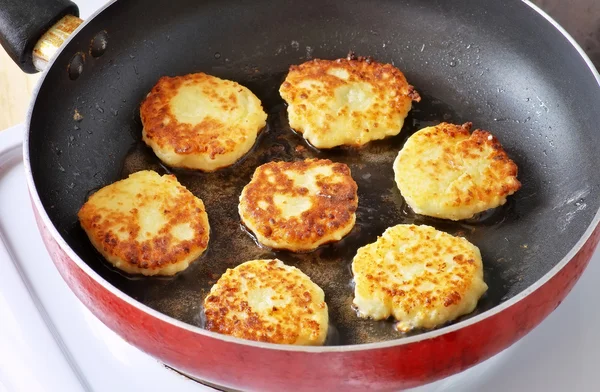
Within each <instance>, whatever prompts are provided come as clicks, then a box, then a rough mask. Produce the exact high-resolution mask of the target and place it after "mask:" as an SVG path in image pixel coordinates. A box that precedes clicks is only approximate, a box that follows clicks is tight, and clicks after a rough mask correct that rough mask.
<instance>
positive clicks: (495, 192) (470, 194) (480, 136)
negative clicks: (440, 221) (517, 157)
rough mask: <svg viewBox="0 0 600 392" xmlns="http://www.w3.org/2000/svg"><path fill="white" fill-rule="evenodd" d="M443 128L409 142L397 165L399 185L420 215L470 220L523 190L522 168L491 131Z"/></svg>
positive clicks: (445, 125)
mask: <svg viewBox="0 0 600 392" xmlns="http://www.w3.org/2000/svg"><path fill="white" fill-rule="evenodd" d="M470 128H471V123H466V124H463V125H462V126H460V125H454V124H448V123H441V124H439V125H437V126H434V127H427V128H424V129H421V130H420V131H418V132H416V133H415V134H414V135H412V136H411V137H409V138H408V140H407V141H406V143H405V144H404V147H403V148H402V150H401V151H400V153H399V154H398V156H397V158H396V160H395V162H394V173H395V179H396V184H397V185H398V188H399V189H400V192H401V193H402V196H403V197H404V199H405V200H406V202H407V203H408V205H409V206H410V207H411V208H412V209H413V210H414V211H415V212H416V213H417V214H422V215H428V216H432V217H436V218H444V219H451V220H460V219H468V218H471V217H473V216H474V215H475V214H477V213H479V212H483V211H485V210H488V209H490V208H495V207H498V206H500V205H502V204H504V203H505V202H506V198H507V197H508V196H510V195H512V194H513V193H515V192H516V191H517V190H519V188H520V187H521V183H520V182H519V180H517V171H518V169H517V165H516V164H515V163H514V162H513V161H512V160H511V159H510V158H509V157H508V155H507V154H506V152H505V151H504V150H503V149H502V146H501V145H500V142H499V141H498V139H496V138H495V137H494V136H493V135H492V134H490V133H489V132H487V131H482V130H476V131H474V132H473V133H470Z"/></svg>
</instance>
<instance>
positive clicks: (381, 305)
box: [352, 225, 487, 332]
mask: <svg viewBox="0 0 600 392" xmlns="http://www.w3.org/2000/svg"><path fill="white" fill-rule="evenodd" d="M352 272H353V273H354V281H355V283H356V287H355V290H354V305H356V307H357V308H358V311H359V315H360V316H362V317H370V318H373V319H375V320H385V319H387V318H388V317H390V316H392V317H393V318H394V319H396V320H397V324H396V328H397V329H398V330H399V331H402V332H407V331H410V330H411V329H413V328H434V327H436V326H440V325H442V324H444V323H446V322H448V321H451V320H454V319H455V318H457V317H459V316H461V315H464V314H467V313H470V312H472V311H473V310H474V309H475V306H476V305H477V301H478V300H479V297H481V296H482V295H483V293H485V292H486V290H487V285H486V284H485V282H484V281H483V266H482V262H481V255H480V253H479V249H478V248H477V247H476V246H475V245H473V244H471V243H470V242H469V241H467V240H466V239H464V238H460V237H453V236H451V235H450V234H447V233H444V232H441V231H438V230H436V229H434V228H433V227H430V226H415V225H397V226H394V227H390V228H389V229H387V230H386V231H385V233H383V236H381V237H379V238H378V239H377V241H376V242H374V243H372V244H369V245H366V246H364V247H362V248H360V249H359V250H358V252H357V254H356V256H355V257H354V260H353V261H352Z"/></svg>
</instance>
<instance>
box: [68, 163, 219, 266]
mask: <svg viewBox="0 0 600 392" xmlns="http://www.w3.org/2000/svg"><path fill="white" fill-rule="evenodd" d="M134 175H135V174H134ZM165 177H166V178H165ZM163 178H165V179H167V180H168V181H170V182H174V183H176V184H177V186H178V189H177V193H176V194H170V195H168V197H165V195H163V194H160V193H158V192H157V193H148V192H146V193H137V194H130V195H129V197H131V198H132V200H133V204H134V205H135V208H133V209H131V210H130V211H127V212H123V211H116V210H111V209H109V208H104V207H102V208H98V207H97V206H96V201H95V200H96V198H99V197H102V198H112V197H123V195H122V194H121V195H118V194H116V193H115V191H114V190H113V188H109V187H106V188H104V189H101V190H99V191H98V192H96V193H95V194H94V195H92V196H91V197H90V199H89V200H88V201H87V202H86V203H85V204H84V205H83V206H82V207H81V209H80V210H79V213H78V217H79V221H80V224H81V226H82V227H83V229H84V230H85V231H86V233H87V234H88V237H89V238H90V240H91V241H92V243H93V244H94V246H95V247H96V248H97V249H98V250H99V251H100V252H101V253H103V255H108V256H109V257H110V258H112V259H117V258H118V259H120V261H121V262H124V263H127V264H128V265H130V266H131V267H133V268H131V269H133V270H135V269H139V270H140V272H141V273H142V274H144V275H154V274H155V273H157V272H159V270H161V269H165V267H167V266H168V265H170V264H177V263H179V262H181V260H182V259H186V258H188V257H189V256H190V254H192V253H196V254H197V255H199V254H201V253H202V252H203V251H204V250H205V249H206V247H207V246H208V240H209V224H208V217H207V214H206V210H205V208H204V203H203V202H202V200H200V199H199V198H197V197H195V196H194V195H193V194H192V193H191V192H190V191H188V190H187V189H186V188H185V187H183V186H181V185H180V184H179V182H178V181H177V179H176V177H175V176H173V175H165V176H163ZM157 199H158V200H159V202H160V205H161V208H162V214H163V216H165V217H166V218H167V223H166V224H165V225H164V226H163V227H162V228H161V229H160V231H159V232H158V233H157V234H155V235H153V236H152V237H151V238H150V239H148V240H146V241H142V242H140V241H138V239H137V237H138V235H139V234H140V224H139V220H138V219H137V217H136V216H137V210H138V209H143V208H144V206H145V205H147V204H148V203H153V202H156V201H157ZM182 223H187V224H189V225H190V227H191V229H192V230H193V232H194V236H193V238H192V239H191V240H181V239H177V238H175V237H174V236H173V234H172V233H171V229H172V228H173V227H174V226H177V225H178V224H182ZM117 230H118V233H117V232H116V231H117ZM123 235H125V236H126V238H125V239H123V238H122V236H123ZM120 238H121V239H120ZM111 262H112V261H111ZM121 269H123V268H121ZM125 269H130V268H127V267H125Z"/></svg>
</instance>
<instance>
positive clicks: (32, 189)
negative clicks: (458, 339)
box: [23, 0, 600, 354]
mask: <svg viewBox="0 0 600 392" xmlns="http://www.w3.org/2000/svg"><path fill="white" fill-rule="evenodd" d="M117 1H118V0H111V1H109V2H107V3H106V4H105V5H104V6H103V7H101V8H100V9H98V10H97V11H96V12H94V13H93V14H92V15H91V16H90V17H89V18H88V19H87V20H85V21H84V22H83V23H82V24H81V25H80V26H79V27H78V28H77V29H76V30H75V31H74V32H73V33H72V34H71V36H70V37H68V38H67V40H66V41H65V42H64V43H63V46H62V47H61V49H59V50H58V51H57V53H56V54H55V55H54V57H53V58H52V59H51V60H50V61H49V63H48V66H47V69H50V67H52V66H53V64H54V62H55V61H56V59H57V58H58V57H59V55H60V53H61V52H62V51H63V49H64V48H65V47H66V46H67V44H68V43H69V42H70V41H71V39H73V38H74V37H75V36H76V35H77V34H78V33H79V31H80V30H81V29H83V28H85V26H87V24H88V23H90V22H91V21H92V20H93V19H94V18H95V17H96V16H98V15H99V14H101V13H102V12H104V11H105V10H106V9H108V8H109V7H111V6H113V5H114V4H115V3H116V2H117ZM518 2H520V3H524V4H525V5H526V6H529V7H530V8H531V9H533V10H534V11H536V12H537V13H538V14H539V15H540V16H541V17H542V18H544V19H546V20H547V21H548V22H549V23H550V24H551V25H552V26H553V27H554V28H555V29H557V30H558V31H559V32H560V33H561V34H562V35H563V36H564V37H565V38H566V39H567V41H569V43H570V44H571V45H572V46H573V47H574V48H575V50H576V51H577V52H578V53H579V55H580V56H581V58H582V59H583V60H584V61H585V63H586V65H587V66H588V68H589V70H590V71H591V72H592V75H593V76H594V78H595V79H596V83H597V84H598V87H599V88H600V74H599V73H598V70H597V69H596V67H595V66H594V64H593V63H592V61H591V60H590V58H589V57H588V56H587V54H586V53H585V52H584V50H583V49H582V48H581V46H580V45H579V44H578V43H577V42H576V41H575V40H574V39H573V37H572V36H571V35H570V34H569V33H568V32H567V31H566V30H565V29H564V28H563V27H562V26H561V25H560V24H559V23H558V22H556V21H555V20H554V19H553V18H552V17H550V16H549V15H548V14H547V13H546V12H545V11H543V10H542V9H540V8H539V7H538V6H537V5H535V4H533V3H532V2H531V1H530V0H518ZM47 74H48V73H47V72H44V73H43V74H42V75H41V77H40V79H39V81H38V83H37V85H36V86H35V89H34V91H33V97H32V99H31V102H30V104H29V108H28V111H27V117H26V120H25V125H26V126H27V130H26V132H25V135H24V139H23V162H24V166H25V176H26V179H27V186H28V190H29V194H30V197H31V200H32V204H33V206H34V208H35V210H36V212H37V213H38V215H39V217H40V218H41V220H42V223H43V224H44V226H45V228H46V230H48V231H49V232H50V234H51V236H52V238H53V239H54V241H56V243H57V244H58V245H59V247H60V248H61V249H62V251H63V252H65V254H66V255H67V256H68V257H69V258H70V260H71V261H73V262H74V263H75V264H76V265H77V267H79V268H80V269H81V270H82V271H83V272H84V273H85V274H86V275H87V276H89V277H90V278H91V279H93V280H94V281H95V282H96V283H98V284H99V285H100V286H102V287H103V288H104V289H105V290H107V291H108V292H110V293H111V294H113V295H115V296H116V297H117V298H119V299H121V300H123V301H124V302H126V303H128V304H129V305H131V306H133V307H134V308H136V309H138V310H140V311H142V312H144V313H145V314H147V315H149V316H151V317H153V318H156V319H158V320H160V321H162V322H164V323H166V324H169V325H170V326H172V327H176V328H180V329H184V330H187V331H189V332H191V333H193V334H196V335H200V336H203V337H206V338H211V339H217V340H222V341H224V342H226V343H232V344H236V345H244V346H249V347H253V348H258V349H264V350H279V351H287V352H302V353H321V354H323V353H343V352H355V351H369V350H378V349H387V348H393V347H398V346H405V345H409V344H414V343H418V342H421V341H425V340H430V339H434V338H438V337H440V336H443V335H447V334H450V333H453V332H456V331H458V330H461V329H464V328H467V327H470V326H472V325H474V324H477V323H479V322H482V321H484V320H486V319H488V318H490V317H493V316H495V315H497V314H499V313H501V312H503V311H504V310H506V309H508V308H510V307H512V306H515V305H516V304H517V303H519V302H521V301H522V300H524V299H525V298H527V297H528V296H529V295H531V294H533V293H534V292H535V291H537V290H538V289H539V288H541V287H542V286H543V285H545V284H546V283H547V282H548V281H549V280H551V279H552V278H553V277H554V276H555V275H557V274H558V273H559V272H560V271H562V270H563V268H564V267H565V266H566V265H567V264H568V263H569V262H570V261H572V260H573V258H574V256H575V255H576V254H577V253H578V252H579V251H580V250H581V248H582V247H583V245H584V244H585V243H586V242H587V241H588V240H589V238H590V237H591V235H592V233H593V231H594V230H595V229H596V227H597V226H598V224H599V222H600V209H598V211H596V214H595V215H594V218H593V219H592V222H591V223H590V225H589V226H588V227H587V229H586V231H585V232H584V233H583V235H582V236H581V237H580V238H579V240H578V241H577V243H576V244H575V245H574V246H573V247H572V248H571V249H570V250H569V252H568V253H567V254H566V255H565V256H564V257H563V258H562V259H561V260H560V261H559V262H558V263H557V264H556V265H555V266H554V267H553V268H552V269H550V271H548V272H547V273H546V274H544V276H542V277H541V278H540V279H538V280H537V281H536V282H535V283H533V284H532V285H531V286H529V287H528V288H526V289H525V290H523V291H522V292H520V293H519V294H517V295H516V296H514V297H512V298H510V299H509V300H507V301H505V302H503V303H501V304H499V305H498V306H495V307H493V308H491V309H489V310H487V311H485V312H483V313H481V314H478V315H476V316H473V317H471V318H468V319H466V320H463V321H460V322H457V323H454V324H451V325H449V326H446V327H442V328H439V329H436V330H433V331H429V332H424V333H421V334H418V335H415V336H410V337H403V338H398V339H394V340H388V341H383V342H376V343H360V344H353V345H343V346H319V347H314V346H294V345H283V344H275V343H263V342H256V341H252V340H244V339H240V338H236V337H233V336H229V335H222V334H218V333H216V332H211V331H208V330H206V329H203V328H200V327H197V326H194V325H191V324H187V323H185V322H183V321H180V320H177V319H175V318H173V317H170V316H167V315H166V314H164V313H160V312H158V311H157V310H154V309H152V308H150V307H149V306H147V305H145V304H143V303H141V302H139V301H137V300H135V299H134V298H132V297H130V296H129V295H127V294H125V293H124V292H122V291H120V290H119V289H117V288H116V287H115V286H113V285H112V284H111V283H110V282H108V281H107V280H106V279H104V278H103V277H101V276H100V275H99V274H98V273H97V272H96V271H94V270H93V269H92V268H91V267H90V266H89V265H88V264H87V263H86V262H85V261H83V259H81V258H80V257H79V255H77V254H76V253H75V251H74V250H73V249H72V248H71V247H70V246H69V245H68V244H67V242H66V241H65V239H64V238H63V237H62V236H61V235H60V233H59V232H58V230H57V229H56V227H55V226H54V224H53V223H52V221H51V219H50V217H49V215H48V213H47V211H46V209H45V208H44V206H43V204H42V201H41V199H40V196H39V194H38V190H37V188H36V186H35V182H34V179H33V172H32V169H31V160H30V154H29V137H30V131H31V119H32V114H33V108H34V106H35V103H36V101H37V97H38V94H39V91H40V89H41V87H42V85H43V83H44V80H45V79H46V76H47Z"/></svg>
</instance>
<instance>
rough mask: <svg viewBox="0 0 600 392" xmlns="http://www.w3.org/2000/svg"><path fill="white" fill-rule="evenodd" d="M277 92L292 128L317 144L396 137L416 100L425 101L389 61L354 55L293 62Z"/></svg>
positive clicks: (357, 144) (324, 145)
mask: <svg viewBox="0 0 600 392" xmlns="http://www.w3.org/2000/svg"><path fill="white" fill-rule="evenodd" d="M279 92H280V94H281V97H282V98H283V99H284V100H285V101H286V102H287V103H288V108H287V111H288V117H289V122H290V126H291V127H292V129H294V130H296V131H298V132H300V133H302V134H303V136H304V138H305V139H306V140H308V141H309V142H310V143H311V144H312V145H313V146H315V147H317V148H331V147H335V146H341V145H350V146H361V145H363V144H366V143H368V142H369V141H371V140H378V139H383V138H385V137H387V136H393V135H397V134H398V133H400V130H401V129H402V125H403V124H404V119H405V118H406V116H407V115H408V112H409V111H410V109H411V107H412V101H419V100H420V99H421V98H420V97H419V94H418V93H417V92H416V91H415V90H414V89H413V87H412V86H411V85H409V84H408V83H407V81H406V78H405V77H404V74H403V73H402V72H400V70H398V69H397V68H395V67H394V66H392V65H391V64H381V63H378V62H375V61H372V60H371V59H370V58H364V57H355V56H354V55H353V54H350V55H348V58H345V59H338V60H318V59H316V60H312V61H308V62H306V63H304V64H301V65H292V66H291V67H290V71H289V73H288V75H287V77H286V79H285V81H284V82H283V84H282V85H281V87H280V89H279Z"/></svg>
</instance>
